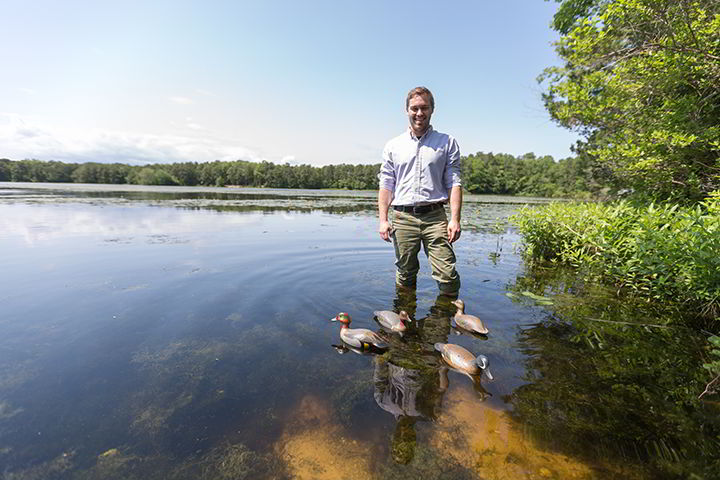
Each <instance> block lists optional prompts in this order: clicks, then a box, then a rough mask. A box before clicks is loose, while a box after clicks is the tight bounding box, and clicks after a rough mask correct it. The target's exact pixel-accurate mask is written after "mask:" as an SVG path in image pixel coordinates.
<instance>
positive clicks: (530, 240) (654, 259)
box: [511, 192, 720, 319]
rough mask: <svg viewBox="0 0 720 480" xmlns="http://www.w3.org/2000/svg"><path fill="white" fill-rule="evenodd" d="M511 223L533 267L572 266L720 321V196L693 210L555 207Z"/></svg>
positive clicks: (673, 207)
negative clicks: (542, 264)
mask: <svg viewBox="0 0 720 480" xmlns="http://www.w3.org/2000/svg"><path fill="white" fill-rule="evenodd" d="M511 222H512V223H513V224H514V225H515V226H516V227H517V228H518V230H519V232H520V233H521V234H522V236H523V249H524V253H525V255H526V257H527V258H528V259H529V260H530V261H551V262H559V263H564V264H568V265H572V266H574V267H577V268H579V269H581V270H582V271H583V272H584V273H586V274H588V275H591V276H593V277H596V278H597V279H599V280H602V281H604V282H607V283H612V284H614V285H616V286H617V287H618V288H619V289H622V290H624V291H625V292H629V293H631V294H635V295H640V296H643V297H647V298H648V299H652V300H656V301H662V302H673V303H676V304H679V305H681V306H682V307H684V308H683V309H686V310H688V311H690V312H692V313H696V314H699V315H701V316H702V317H705V318H708V319H716V318H717V317H718V315H719V314H720V192H716V193H715V194H713V195H711V196H710V197H708V198H707V199H706V200H705V201H703V202H701V203H700V204H698V205H695V206H693V207H683V206H679V205H656V204H650V205H646V206H635V205H632V204H631V203H629V202H625V201H618V202H614V203H553V204H550V205H546V206H541V207H526V208H524V209H523V210H521V211H520V212H519V213H517V214H516V215H514V216H513V217H512V218H511Z"/></svg>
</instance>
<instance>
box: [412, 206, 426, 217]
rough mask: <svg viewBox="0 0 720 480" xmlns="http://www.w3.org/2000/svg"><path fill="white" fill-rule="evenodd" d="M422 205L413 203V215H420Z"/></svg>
mask: <svg viewBox="0 0 720 480" xmlns="http://www.w3.org/2000/svg"><path fill="white" fill-rule="evenodd" d="M423 207H424V205H413V206H412V213H413V215H420V214H421V213H422V212H423Z"/></svg>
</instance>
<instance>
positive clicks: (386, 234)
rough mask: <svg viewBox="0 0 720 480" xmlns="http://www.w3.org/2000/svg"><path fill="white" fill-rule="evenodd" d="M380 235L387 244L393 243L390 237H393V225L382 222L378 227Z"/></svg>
mask: <svg viewBox="0 0 720 480" xmlns="http://www.w3.org/2000/svg"><path fill="white" fill-rule="evenodd" d="M378 233H379V234H380V238H382V239H383V240H385V241H386V242H389V241H391V240H390V235H392V225H391V224H390V222H388V221H383V222H380V225H379V226H378Z"/></svg>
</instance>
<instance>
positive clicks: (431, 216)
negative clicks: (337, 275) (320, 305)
mask: <svg viewBox="0 0 720 480" xmlns="http://www.w3.org/2000/svg"><path fill="white" fill-rule="evenodd" d="M405 108H406V110H407V115H408V119H409V120H410V128H409V129H408V130H407V131H406V132H404V133H402V134H401V135H399V136H397V137H395V138H393V139H392V140H390V141H389V142H388V143H387V144H386V145H385V149H384V150H383V163H382V166H381V167H380V174H379V175H378V179H379V180H380V189H379V191H378V212H379V215H380V224H379V226H378V233H379V234H380V237H381V238H382V239H383V240H385V241H386V242H390V241H391V238H392V239H393V240H394V246H395V266H396V267H397V272H396V275H395V283H396V284H397V285H400V286H404V287H410V288H414V287H415V284H416V279H417V272H418V270H419V269H420V264H419V262H418V258H417V257H418V252H419V251H420V245H421V244H422V246H423V248H424V250H425V255H427V257H428V258H429V259H430V267H431V269H432V277H433V279H435V281H436V282H437V283H438V287H439V288H440V291H441V292H442V293H445V294H447V295H457V293H458V290H459V289H460V276H459V275H458V273H457V271H456V270H455V253H454V252H453V249H452V245H451V244H452V243H453V242H454V241H455V240H457V239H458V238H460V209H461V207H462V186H461V181H460V170H461V167H460V148H459V147H458V144H457V142H456V141H455V139H454V138H453V137H451V136H450V135H446V134H444V133H440V132H438V131H436V130H434V129H433V127H432V125H430V117H431V116H432V114H433V112H434V110H435V100H434V99H433V95H432V93H430V90H428V89H427V88H425V87H417V88H413V89H412V90H410V92H409V93H408V95H407V99H406V100H405ZM448 202H449V203H450V221H449V222H448V219H447V215H446V214H445V208H444V205H445V204H446V203H448ZM391 205H392V207H393V210H394V212H393V222H392V224H390V221H389V220H388V210H389V209H390V206H391Z"/></svg>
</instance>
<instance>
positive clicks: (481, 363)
mask: <svg viewBox="0 0 720 480" xmlns="http://www.w3.org/2000/svg"><path fill="white" fill-rule="evenodd" d="M475 363H476V364H477V366H478V367H480V370H482V371H483V373H484V374H485V375H487V377H488V379H490V380H492V379H493V376H492V373H490V369H489V368H488V367H489V366H490V360H488V358H487V357H486V356H485V355H482V354H481V355H478V356H477V357H476V358H475Z"/></svg>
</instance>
